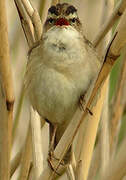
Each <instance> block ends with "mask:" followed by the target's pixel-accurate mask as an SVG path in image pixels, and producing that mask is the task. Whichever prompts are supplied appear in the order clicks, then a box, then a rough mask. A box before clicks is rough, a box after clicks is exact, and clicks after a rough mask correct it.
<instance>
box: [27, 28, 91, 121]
mask: <svg viewBox="0 0 126 180" xmlns="http://www.w3.org/2000/svg"><path fill="white" fill-rule="evenodd" d="M43 39H44V40H43V44H41V45H40V46H39V47H38V48H35V49H33V51H32V53H31V55H30V58H29V62H28V66H27V74H26V84H27V87H28V92H29V97H30V101H31V103H32V105H33V107H34V108H35V109H36V110H37V111H38V112H39V114H40V115H42V116H43V117H44V118H47V119H48V120H50V121H51V122H54V123H63V122H64V121H67V120H69V119H71V118H72V116H73V114H74V112H75V109H76V108H77V105H78V101H79V97H80V95H81V94H83V93H84V91H86V90H87V88H88V86H89V83H90V80H91V78H92V75H93V74H92V70H91V64H90V61H88V60H87V59H85V57H86V55H87V52H86V49H85V47H84V44H83V42H82V37H81V36H80V34H79V33H78V32H77V31H76V30H74V28H72V27H69V28H56V27H54V28H53V29H50V30H49V31H48V32H47V33H45V35H44V36H43Z"/></svg>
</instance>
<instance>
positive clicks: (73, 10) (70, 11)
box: [66, 6, 77, 15]
mask: <svg viewBox="0 0 126 180" xmlns="http://www.w3.org/2000/svg"><path fill="white" fill-rule="evenodd" d="M76 11H77V9H76V8H75V7H74V6H69V7H68V8H67V10H66V14H67V15H69V14H70V13H71V14H73V13H74V12H76Z"/></svg>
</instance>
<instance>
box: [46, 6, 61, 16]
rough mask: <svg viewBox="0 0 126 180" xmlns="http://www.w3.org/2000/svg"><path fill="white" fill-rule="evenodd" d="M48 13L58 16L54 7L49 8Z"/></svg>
mask: <svg viewBox="0 0 126 180" xmlns="http://www.w3.org/2000/svg"><path fill="white" fill-rule="evenodd" d="M48 12H50V13H51V14H55V15H56V16H58V14H59V13H58V11H57V9H56V6H51V7H50V8H49V10H48Z"/></svg>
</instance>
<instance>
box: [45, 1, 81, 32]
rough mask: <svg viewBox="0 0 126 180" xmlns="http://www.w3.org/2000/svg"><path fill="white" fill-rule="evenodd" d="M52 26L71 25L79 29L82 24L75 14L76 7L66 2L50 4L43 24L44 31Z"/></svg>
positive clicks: (63, 26) (62, 26)
mask: <svg viewBox="0 0 126 180" xmlns="http://www.w3.org/2000/svg"><path fill="white" fill-rule="evenodd" d="M54 26H55V27H58V28H65V27H69V26H72V27H73V28H75V29H76V30H77V31H81V28H82V25H81V23H80V20H79V18H78V15H77V9H76V8H75V7H74V6H73V5H70V4H68V3H63V4H57V5H56V6H51V7H50V8H49V10H48V15H47V19H46V21H45V24H44V32H47V31H48V30H49V29H50V28H52V27H54Z"/></svg>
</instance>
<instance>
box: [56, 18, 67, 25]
mask: <svg viewBox="0 0 126 180" xmlns="http://www.w3.org/2000/svg"><path fill="white" fill-rule="evenodd" d="M55 25H56V26H68V25H69V22H68V20H67V19H65V18H59V19H58V20H57V21H56V24H55Z"/></svg>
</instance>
